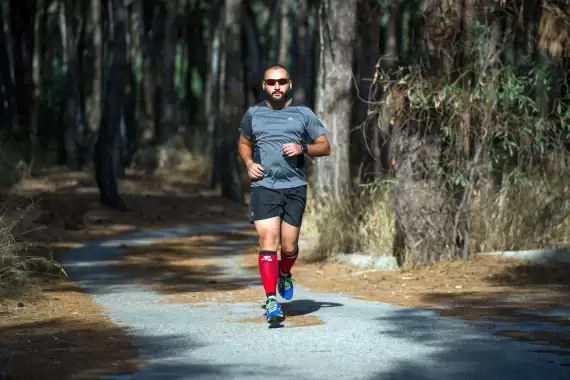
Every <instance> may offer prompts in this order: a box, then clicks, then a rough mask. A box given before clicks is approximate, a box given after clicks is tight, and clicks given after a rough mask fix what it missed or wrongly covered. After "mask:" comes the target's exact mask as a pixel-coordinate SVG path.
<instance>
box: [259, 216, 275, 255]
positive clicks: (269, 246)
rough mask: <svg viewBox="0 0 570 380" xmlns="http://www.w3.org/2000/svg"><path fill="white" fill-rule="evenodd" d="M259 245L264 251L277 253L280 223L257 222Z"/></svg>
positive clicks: (269, 221)
mask: <svg viewBox="0 0 570 380" xmlns="http://www.w3.org/2000/svg"><path fill="white" fill-rule="evenodd" d="M256 227H257V234H258V236H259V245H260V247H261V249H262V250H269V251H277V247H278V246H279V238H280V232H281V231H280V228H279V223H278V221H273V220H265V221H258V222H256Z"/></svg>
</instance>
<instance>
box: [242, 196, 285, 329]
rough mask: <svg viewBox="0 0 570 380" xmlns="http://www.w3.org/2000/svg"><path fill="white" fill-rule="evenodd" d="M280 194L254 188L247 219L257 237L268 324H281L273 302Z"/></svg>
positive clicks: (278, 312) (278, 307) (277, 306)
mask: <svg viewBox="0 0 570 380" xmlns="http://www.w3.org/2000/svg"><path fill="white" fill-rule="evenodd" d="M280 197H281V194H279V193H278V192H276V191H274V190H271V189H264V188H253V189H252V192H251V199H250V202H249V204H250V206H249V215H250V221H251V222H252V223H254V225H255V229H256V230H257V234H258V236H259V247H260V251H259V258H258V266H259V274H260V276H261V282H262V283H263V288H264V290H265V295H266V297H267V301H266V303H265V307H266V310H267V321H268V322H270V323H272V322H279V321H282V320H283V312H282V311H281V306H280V305H279V303H278V302H277V299H276V288H277V281H278V278H279V263H278V260H277V247H278V245H279V239H280V234H281V229H280V225H281V199H280Z"/></svg>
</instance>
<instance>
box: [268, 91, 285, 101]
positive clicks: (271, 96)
mask: <svg viewBox="0 0 570 380" xmlns="http://www.w3.org/2000/svg"><path fill="white" fill-rule="evenodd" d="M266 94H267V93H266ZM275 95H277V97H275ZM267 97H268V98H269V100H270V101H271V102H274V103H285V102H286V101H287V100H289V99H288V96H287V92H277V93H275V92H273V93H271V94H267Z"/></svg>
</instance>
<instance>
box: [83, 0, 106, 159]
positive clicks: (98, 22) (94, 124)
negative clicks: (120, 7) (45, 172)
mask: <svg viewBox="0 0 570 380" xmlns="http://www.w3.org/2000/svg"><path fill="white" fill-rule="evenodd" d="M101 14H102V12H101V0H91V9H90V11H89V12H88V15H89V20H88V22H89V30H90V33H89V53H90V54H89V58H90V62H88V64H89V65H92V66H91V67H92V71H91V85H90V86H89V87H90V91H89V95H88V96H87V101H86V111H87V112H86V114H87V115H86V116H87V117H86V122H87V123H86V124H87V128H85V131H84V133H85V147H84V149H85V151H84V154H85V158H84V162H92V159H93V146H94V145H95V141H96V139H97V130H98V129H99V125H100V124H101V91H102V76H103V29H102V28H103V21H102V19H101Z"/></svg>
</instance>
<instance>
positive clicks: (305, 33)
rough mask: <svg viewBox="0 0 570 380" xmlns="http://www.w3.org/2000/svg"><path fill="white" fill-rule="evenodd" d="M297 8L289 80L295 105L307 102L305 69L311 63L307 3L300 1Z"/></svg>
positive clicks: (292, 36)
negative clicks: (291, 84)
mask: <svg viewBox="0 0 570 380" xmlns="http://www.w3.org/2000/svg"><path fill="white" fill-rule="evenodd" d="M296 6H297V12H298V16H297V17H296V18H295V24H294V29H293V30H292V35H291V45H292V49H291V50H292V59H291V79H292V81H293V99H294V100H295V102H296V103H301V104H303V103H305V102H306V101H307V91H308V83H307V81H306V76H307V69H308V67H309V66H310V64H309V63H310V62H311V61H312V57H311V52H312V49H311V46H310V40H309V9H308V4H307V1H301V2H299V4H297V5H296Z"/></svg>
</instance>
